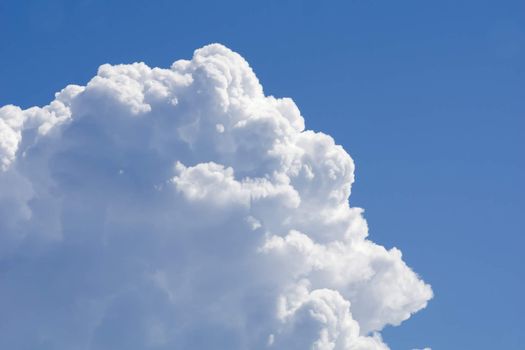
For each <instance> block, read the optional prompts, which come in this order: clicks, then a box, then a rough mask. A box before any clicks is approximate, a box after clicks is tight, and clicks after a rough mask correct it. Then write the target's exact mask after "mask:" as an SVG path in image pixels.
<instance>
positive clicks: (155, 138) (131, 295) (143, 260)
mask: <svg viewBox="0 0 525 350" xmlns="http://www.w3.org/2000/svg"><path fill="white" fill-rule="evenodd" d="M0 167H1V170H0V276H1V283H0V310H1V312H0V348H6V349H7V348H10V349H48V348H49V349H59V350H60V349H230V350H231V349H285V350H293V349H297V350H304V349H319V350H321V349H322V350H325V349H326V350H327V349H338V350H343V349H344V350H350V349H352V350H358V349H359V350H373V349H388V347H387V345H386V344H385V343H384V342H383V341H382V339H381V336H380V334H379V333H378V332H379V331H380V330H381V329H382V328H383V327H384V326H385V325H388V324H392V325H398V324H400V323H401V322H402V321H404V320H406V319H407V318H409V317H410V315H411V314H412V313H414V312H416V311H418V310H420V309H422V308H424V307H425V306H426V304H427V301H428V300H429V299H430V298H431V297H432V290H431V288H430V286H429V285H427V284H425V283H424V282H423V281H422V280H421V279H420V278H419V277H418V276H417V275H416V274H415V273H414V272H413V271H412V270H411V269H410V268H409V267H407V266H406V264H405V263H404V262H403V260H402V256H401V252H400V251H399V250H397V249H395V248H394V249H390V250H387V249H385V248H383V247H381V246H379V245H376V244H374V243H373V242H371V241H370V240H368V239H367V233H368V229H367V225H366V221H365V220H364V218H363V216H362V210H361V209H359V208H352V207H350V206H349V203H348V198H349V195H350V188H351V184H352V182H353V179H354V164H353V161H352V159H351V158H350V156H349V155H348V154H347V153H346V152H345V150H344V149H343V148H342V147H340V146H338V145H336V144H335V143H334V141H333V139H332V138H331V137H330V136H327V135H325V134H322V133H315V132H312V131H309V130H305V129H304V120H303V118H302V116H301V115H300V112H299V110H298V108H297V107H296V105H295V104H294V102H293V101H292V100H291V99H288V98H283V99H279V98H274V97H272V96H265V95H264V93H263V89H262V87H261V85H260V84H259V81H258V80H257V78H256V76H255V74H254V73H253V71H252V70H251V68H250V67H249V65H248V64H247V62H246V61H245V60H244V59H243V58H242V57H241V56H239V55H238V54H236V53H234V52H232V51H230V50H229V49H227V48H225V47H224V46H221V45H218V44H215V45H209V46H206V47H203V48H201V49H199V50H197V51H195V54H194V56H193V58H192V59H191V60H190V61H188V60H179V61H176V62H175V63H174V64H173V65H172V67H171V68H169V69H161V68H150V67H148V66H147V65H145V64H143V63H134V64H131V65H116V66H111V65H103V66H101V67H100V68H99V70H98V74H97V75H96V76H95V77H94V78H93V79H92V80H91V81H90V82H89V83H88V84H87V85H86V86H76V85H70V86H68V87H66V88H65V89H64V90H62V91H61V92H59V93H57V94H56V98H55V100H54V101H53V102H51V103H50V104H49V105H47V106H45V107H42V108H40V107H33V108H29V109H26V110H22V109H20V108H18V107H16V106H4V107H2V108H0Z"/></svg>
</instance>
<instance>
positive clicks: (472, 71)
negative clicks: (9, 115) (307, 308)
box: [0, 0, 525, 350]
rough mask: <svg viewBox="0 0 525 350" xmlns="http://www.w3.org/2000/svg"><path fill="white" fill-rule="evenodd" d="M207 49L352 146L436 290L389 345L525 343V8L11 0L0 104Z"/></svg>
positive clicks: (506, 2) (375, 213)
mask: <svg viewBox="0 0 525 350" xmlns="http://www.w3.org/2000/svg"><path fill="white" fill-rule="evenodd" d="M211 42H220V43H223V44H225V45H227V46H229V47H230V48H232V49H234V50H236V51H238V52H239V53H241V54H242V55H243V56H244V57H245V58H246V59H247V60H248V61H249V62H250V64H251V65H252V67H253V68H254V70H255V72H256V73H257V75H258V76H259V78H260V80H261V82H262V84H263V86H264V88H265V91H266V93H267V94H273V95H275V96H279V97H283V96H290V97H292V98H293V99H294V100H295V101H296V103H297V105H298V106H299V108H300V109H301V111H302V114H303V116H304V117H305V118H306V123H307V127H308V128H310V129H314V130H316V131H323V132H326V133H328V134H330V135H332V136H333V137H334V138H335V139H336V141H337V142H338V143H340V144H342V145H343V146H344V147H345V149H346V150H347V151H348V152H349V153H350V154H351V155H352V157H353V158H354V160H355V161H356V164H357V182H356V184H355V185H354V188H353V194H352V197H351V204H352V205H353V206H361V207H364V208H365V209H366V217H367V219H368V221H369V225H370V228H371V239H372V240H374V241H376V242H378V243H381V244H384V245H386V246H387V247H392V246H397V247H399V248H400V249H401V250H402V251H403V253H404V257H405V260H406V261H407V262H408V264H409V265H410V266H412V267H413V268H414V269H415V270H416V271H417V272H418V273H420V274H421V275H422V276H423V277H424V279H425V280H426V281H427V282H429V283H431V284H432V286H433V289H434V292H435V295H436V296H435V299H434V300H432V301H431V303H430V304H429V306H428V308H427V309H426V310H424V311H422V312H420V313H418V314H417V315H415V316H414V317H413V318H412V319H410V320H409V321H407V322H406V323H404V324H403V326H402V327H399V328H392V327H390V328H387V329H386V330H385V331H384V333H383V334H384V338H385V340H386V341H387V342H388V343H389V345H390V346H391V347H392V348H393V349H412V348H414V347H424V346H431V347H432V348H433V349H434V350H438V349H444V350H445V349H446V350H453V349H516V350H519V349H525V332H524V331H523V325H525V316H524V315H525V302H524V295H525V274H524V266H525V263H524V254H523V247H524V244H525V237H524V235H525V224H524V215H525V200H524V198H525V184H524V180H525V156H524V151H525V1H523V0H515V1H512V0H499V1H498V0H490V1H487V0H465V1H458V0H440V1H431V0H425V1H422V0H406V1H405V0H399V1H390V0H388V1H387V0H383V1H379V0H348V1H341V2H333V1H325V2H321V1H299V0H280V1H167V0H149V1H146V0H141V1H131V0H128V1H102V0H80V1H71V0H46V1H43V0H42V1H36V0H34V1H26V0H1V1H0V106H1V105H5V104H8V103H12V104H17V105H20V106H22V107H29V106H32V105H44V104H47V103H48V102H49V101H51V100H52V98H53V94H54V92H56V91H58V90H60V89H61V88H63V87H64V86H65V85H67V84H69V83H77V84H85V83H86V82H87V81H88V79H89V78H91V77H92V76H93V75H94V74H95V72H96V69H97V67H98V66H99V65H100V64H102V63H106V62H109V63H130V62H133V61H144V62H146V63H147V64H148V65H150V66H162V67H167V66H169V65H170V64H171V63H172V61H173V60H175V59H179V58H190V57H191V55H192V52H193V50H194V49H196V48H198V47H200V46H202V45H205V44H208V43H211ZM0 312H1V311H0Z"/></svg>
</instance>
